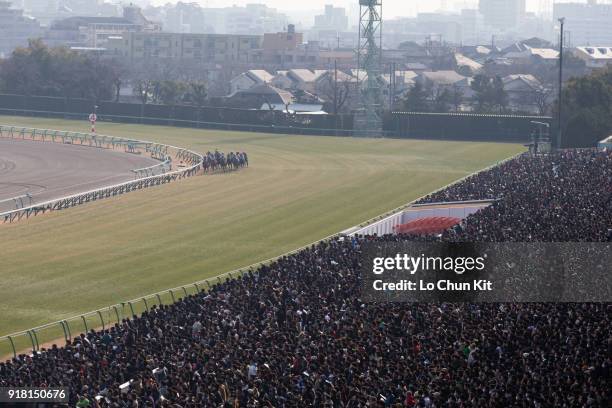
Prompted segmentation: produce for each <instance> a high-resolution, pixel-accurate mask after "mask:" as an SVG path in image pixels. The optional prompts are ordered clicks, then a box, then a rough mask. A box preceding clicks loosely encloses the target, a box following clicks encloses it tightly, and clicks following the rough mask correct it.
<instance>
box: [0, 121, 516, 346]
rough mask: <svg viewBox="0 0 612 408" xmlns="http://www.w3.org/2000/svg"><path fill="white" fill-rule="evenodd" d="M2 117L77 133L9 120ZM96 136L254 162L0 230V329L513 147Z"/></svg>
mask: <svg viewBox="0 0 612 408" xmlns="http://www.w3.org/2000/svg"><path fill="white" fill-rule="evenodd" d="M0 123H2V124H16V125H22V126H29V127H38V128H51V129H63V130H74V131H87V127H88V123H87V122H77V121H67V120H53V119H33V118H21V117H6V116H0ZM98 132H100V133H103V134H110V135H115V136H124V137H133V138H137V139H145V140H152V141H159V142H164V143H168V144H173V145H176V146H181V147H186V148H190V149H193V150H195V151H200V152H205V151H207V150H212V149H215V148H219V149H220V150H223V151H229V150H241V151H246V152H247V153H248V154H249V160H250V163H251V167H250V168H248V169H246V170H243V171H239V172H235V173H229V174H219V175H209V176H201V177H194V178H190V179H186V180H183V181H180V182H178V183H171V184H168V185H164V186H160V187H155V188H151V189H146V190H143V191H138V192H133V193H130V194H127V195H124V196H121V197H117V198H113V199H109V200H103V201H99V202H95V203H90V204H87V205H83V206H80V207H77V208H73V209H70V210H67V211H61V212H55V213H51V214H48V215H44V216H41V217H35V218H34V219H30V220H28V221H26V222H21V223H17V224H13V225H1V224H0V251H1V252H0V334H8V333H11V332H15V331H18V330H23V329H27V328H29V327H33V326H36V325H40V324H43V323H47V322H50V321H54V320H58V319H62V318H66V317H69V316H73V315H75V314H77V313H82V312H87V311H90V310H94V309H97V308H100V307H104V306H107V305H110V304H114V303H118V302H121V301H125V300H127V299H132V298H135V297H137V296H141V295H145V294H149V293H153V292H156V291H158V290H162V289H166V288H169V287H176V286H178V285H182V284H187V283H190V282H193V281H196V280H200V279H204V278H206V277H209V276H214V275H217V274H220V273H223V272H226V271H228V270H232V269H235V268H238V267H242V266H245V265H249V264H251V263H254V262H256V261H260V260H264V259H268V258H270V257H273V256H276V255H279V254H282V253H285V252H287V251H289V250H291V249H294V248H297V247H299V246H301V245H304V244H307V243H310V242H313V241H315V240H317V239H320V238H322V237H325V236H327V235H330V234H332V233H335V232H337V231H340V230H342V229H345V228H348V227H351V226H353V225H355V224H358V223H360V222H362V221H364V220H366V219H369V218H371V217H374V216H376V215H379V214H381V213H383V212H385V211H388V210H390V209H393V208H396V207H398V206H400V205H402V204H404V203H406V202H409V201H411V200H413V199H415V198H417V197H419V196H421V195H423V194H426V193H427V192H430V191H432V190H434V189H436V188H439V187H441V186H444V185H446V184H448V183H450V182H452V181H454V180H457V179H459V178H461V177H463V176H465V175H466V174H469V173H472V172H474V171H476V170H478V169H481V168H484V167H486V166H488V165H491V164H493V163H495V162H496V161H499V160H502V159H504V158H506V157H508V156H511V155H514V154H516V153H518V152H519V151H521V150H522V146H520V145H513V144H497V143H466V142H441V141H414V140H391V139H386V140H381V139H355V138H336V137H318V136H287V135H276V134H263V133H241V132H222V131H208V130H194V129H181V128H170V127H153V126H140V125H123V124H111V123H99V124H98ZM0 181H1V180H0ZM0 351H1V350H0ZM0 354H3V353H0Z"/></svg>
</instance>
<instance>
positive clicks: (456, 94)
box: [450, 84, 463, 112]
mask: <svg viewBox="0 0 612 408" xmlns="http://www.w3.org/2000/svg"><path fill="white" fill-rule="evenodd" d="M450 94H451V97H450V103H451V105H452V107H453V109H454V112H459V108H460V107H461V104H462V103H463V90H462V89H461V88H459V87H458V86H457V85H456V84H454V85H453V87H452V88H451V91H450Z"/></svg>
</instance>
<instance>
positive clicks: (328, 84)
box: [320, 69, 352, 115]
mask: <svg viewBox="0 0 612 408" xmlns="http://www.w3.org/2000/svg"><path fill="white" fill-rule="evenodd" d="M322 81H323V82H322V85H321V86H320V92H321V95H322V96H323V98H324V99H325V100H326V101H327V102H328V104H329V108H328V109H329V110H330V111H331V113H333V114H334V115H338V114H339V113H342V111H343V108H344V107H345V105H346V102H347V100H348V98H349V95H350V94H351V81H352V77H351V76H350V75H348V74H345V73H344V72H342V71H338V70H337V69H336V70H333V71H328V72H327V73H326V74H325V78H324V79H323V80H322Z"/></svg>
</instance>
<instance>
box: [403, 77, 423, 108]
mask: <svg viewBox="0 0 612 408" xmlns="http://www.w3.org/2000/svg"><path fill="white" fill-rule="evenodd" d="M428 94H429V92H428V90H427V89H426V88H425V87H424V86H423V84H422V83H421V82H420V81H416V82H415V83H414V85H413V86H412V88H411V89H410V90H409V91H408V93H407V94H406V97H405V99H404V109H405V110H406V111H408V112H429V102H428V100H427V97H428Z"/></svg>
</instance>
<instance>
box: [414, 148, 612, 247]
mask: <svg viewBox="0 0 612 408" xmlns="http://www.w3.org/2000/svg"><path fill="white" fill-rule="evenodd" d="M488 199H495V200H496V201H495V202H494V203H493V204H492V205H491V206H490V207H487V208H485V209H483V210H482V211H479V212H478V213H476V214H474V215H473V216H471V217H468V218H467V219H466V220H465V221H464V222H463V223H462V226H461V228H456V229H452V230H449V231H447V232H446V233H445V234H444V236H445V238H447V239H451V240H460V241H472V242H477V241H493V242H506V241H518V242H528V241H537V242H574V241H589V242H596V241H606V240H609V239H610V231H609V229H610V228H612V152H603V151H597V150H568V151H564V152H562V153H557V154H551V155H546V156H531V155H528V154H525V155H522V156H520V157H518V158H515V159H513V160H509V161H507V162H505V163H502V164H501V165H499V166H497V167H494V168H492V169H490V170H488V171H484V172H481V173H478V174H476V175H474V176H471V177H469V178H467V179H466V180H464V181H463V182H461V183H457V184H455V185H453V186H451V187H449V188H446V189H444V190H442V191H440V192H437V193H434V194H431V195H429V196H427V197H425V198H424V199H422V200H421V201H420V203H431V202H445V201H457V200H488Z"/></svg>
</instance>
